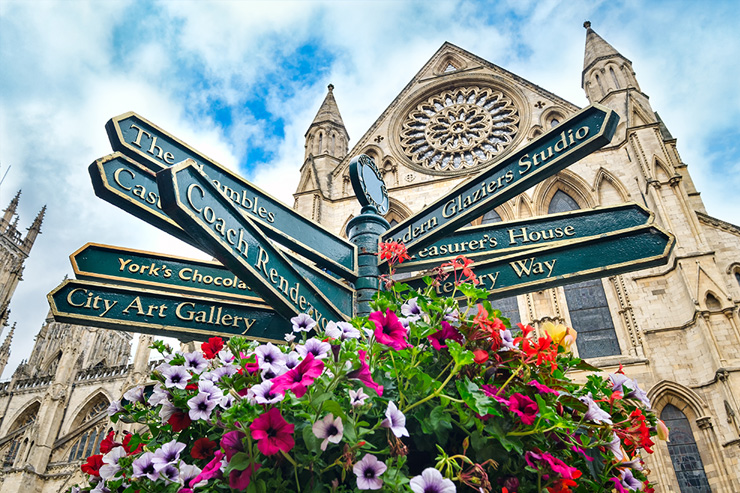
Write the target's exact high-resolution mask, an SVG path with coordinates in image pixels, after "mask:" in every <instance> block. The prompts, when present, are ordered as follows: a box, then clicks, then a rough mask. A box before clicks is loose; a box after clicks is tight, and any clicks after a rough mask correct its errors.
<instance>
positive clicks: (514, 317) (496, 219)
mask: <svg viewBox="0 0 740 493" xmlns="http://www.w3.org/2000/svg"><path fill="white" fill-rule="evenodd" d="M500 222H501V216H499V214H498V212H496V211H495V210H493V209H491V210H490V211H488V212H486V213H485V214H484V215H483V218H482V219H481V224H491V223H500ZM491 304H492V305H493V307H494V308H498V309H499V310H501V315H503V316H504V317H506V318H508V319H509V321H510V322H511V325H516V324H518V323H519V322H521V321H522V320H521V317H520V316H519V303H518V302H517V299H516V296H509V297H507V298H499V299H496V300H493V301H492V302H491Z"/></svg>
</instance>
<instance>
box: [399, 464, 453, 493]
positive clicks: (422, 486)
mask: <svg viewBox="0 0 740 493" xmlns="http://www.w3.org/2000/svg"><path fill="white" fill-rule="evenodd" d="M409 486H410V487H411V490H412V491H413V492H414V493H455V492H456V491H457V488H455V484H454V483H453V482H452V481H451V480H449V479H446V478H444V477H443V476H442V473H441V472H439V471H438V470H436V469H435V468H433V467H427V468H426V469H424V470H423V471H422V472H421V475H419V476H415V477H413V478H411V481H409Z"/></svg>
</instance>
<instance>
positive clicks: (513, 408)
mask: <svg viewBox="0 0 740 493" xmlns="http://www.w3.org/2000/svg"><path fill="white" fill-rule="evenodd" d="M509 411H510V412H512V413H514V414H516V415H517V416H519V419H521V420H522V423H524V424H525V425H531V424H533V423H534V421H535V419H537V411H539V407H538V406H537V403H536V402H535V401H533V400H532V399H530V398H529V397H527V396H526V395H522V394H513V395H512V396H511V397H509Z"/></svg>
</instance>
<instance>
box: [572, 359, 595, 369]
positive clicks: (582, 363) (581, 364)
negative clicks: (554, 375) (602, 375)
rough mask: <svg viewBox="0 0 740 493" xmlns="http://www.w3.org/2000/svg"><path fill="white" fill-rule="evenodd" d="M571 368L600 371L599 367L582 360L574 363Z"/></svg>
mask: <svg viewBox="0 0 740 493" xmlns="http://www.w3.org/2000/svg"><path fill="white" fill-rule="evenodd" d="M573 368H575V369H576V370H583V371H601V368H597V367H595V366H594V365H590V364H588V363H586V362H585V361H583V360H580V361H579V362H578V363H576V364H575V365H574V366H573Z"/></svg>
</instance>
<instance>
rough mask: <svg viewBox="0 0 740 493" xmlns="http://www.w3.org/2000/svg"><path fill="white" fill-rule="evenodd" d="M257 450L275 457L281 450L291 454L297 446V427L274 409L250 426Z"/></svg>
mask: <svg viewBox="0 0 740 493" xmlns="http://www.w3.org/2000/svg"><path fill="white" fill-rule="evenodd" d="M249 429H250V430H252V438H253V439H254V440H257V448H258V449H259V451H260V452H262V453H263V454H265V455H275V454H277V453H278V452H280V451H281V450H282V451H283V452H290V450H291V449H292V448H293V446H294V445H295V440H294V439H293V431H294V430H295V426H294V425H292V424H290V423H288V422H287V421H285V419H284V418H283V416H282V415H281V414H280V411H279V410H278V409H277V408H275V407H273V408H271V409H270V410H269V411H267V412H266V413H264V414H262V415H261V416H259V417H258V418H257V419H255V420H254V422H253V423H252V424H251V425H249Z"/></svg>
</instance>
